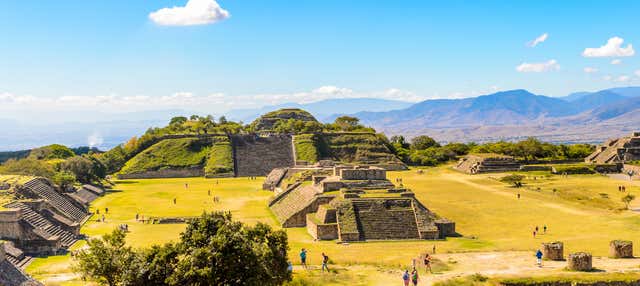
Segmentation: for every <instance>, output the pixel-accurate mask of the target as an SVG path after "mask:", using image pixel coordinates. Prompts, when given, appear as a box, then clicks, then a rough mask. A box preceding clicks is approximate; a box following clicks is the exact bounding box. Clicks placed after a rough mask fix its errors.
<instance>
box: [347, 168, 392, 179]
mask: <svg viewBox="0 0 640 286" xmlns="http://www.w3.org/2000/svg"><path fill="white" fill-rule="evenodd" d="M340 177H342V179H343V180H386V179H387V171H385V170H384V169H381V168H375V167H371V168H366V169H342V170H340Z"/></svg>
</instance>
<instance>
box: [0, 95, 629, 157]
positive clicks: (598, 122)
mask: <svg viewBox="0 0 640 286" xmlns="http://www.w3.org/2000/svg"><path fill="white" fill-rule="evenodd" d="M287 107H292V108H302V109H305V110H307V111H309V112H311V113H312V114H313V115H314V116H315V117H316V118H317V119H319V120H320V121H323V122H330V121H333V120H334V119H335V118H336V117H338V116H340V115H352V116H356V117H358V118H360V119H361V121H362V123H364V124H365V125H368V126H372V127H374V128H376V129H377V130H379V131H382V132H384V133H385V134H387V135H388V136H392V135H400V134H401V135H405V136H406V137H409V138H410V137H413V136H417V135H423V134H424V135H429V136H432V137H434V138H435V139H436V140H438V141H441V142H470V141H475V142H487V141H496V140H520V139H524V138H526V137H529V136H536V137H538V138H539V139H541V140H544V141H549V142H558V143H564V142H584V143H600V142H602V141H604V140H606V139H608V138H613V137H619V136H622V135H625V134H628V133H630V132H632V131H638V130H640V87H620V88H611V89H605V90H600V91H596V92H575V93H572V94H569V95H567V96H564V97H549V96H544V95H536V94H533V93H531V92H529V91H526V90H523V89H518V90H508V91H501V92H497V93H493V94H487V95H482V96H478V97H472V98H463V99H434V100H425V101H422V102H418V103H410V102H404V101H397V100H388V99H377V98H342V99H327V100H322V101H317V102H312V103H307V104H298V103H285V104H279V105H273V106H265V107H262V108H259V109H244V110H231V111H229V112H227V113H226V115H227V117H228V118H229V119H232V120H238V121H242V122H244V123H250V122H251V121H253V120H254V119H255V118H256V117H258V116H259V115H261V114H264V113H266V112H269V111H273V110H276V109H279V108H287ZM190 114H198V113H197V112H189V111H185V110H157V111H148V112H137V113H130V114H95V113H94V114H92V115H90V116H89V115H87V116H84V115H83V114H79V115H78V116H81V117H82V118H83V120H81V121H80V120H78V121H73V122H55V121H53V120H52V121H47V122H42V123H25V122H18V121H11V120H9V119H6V120H5V119H2V120H0V127H1V129H2V130H3V132H2V133H0V142H2V144H0V151H11V150H21V149H29V148H34V147H38V146H42V145H48V144H51V143H61V144H65V145H69V146H84V145H90V146H96V147H99V148H101V149H108V148H111V147H113V146H115V145H117V144H119V143H122V142H124V141H126V140H127V139H128V138H130V137H132V136H135V135H139V134H141V133H143V132H144V130H146V129H147V128H149V127H154V126H162V125H163V124H166V122H167V121H168V120H169V118H171V117H172V116H176V115H190Z"/></svg>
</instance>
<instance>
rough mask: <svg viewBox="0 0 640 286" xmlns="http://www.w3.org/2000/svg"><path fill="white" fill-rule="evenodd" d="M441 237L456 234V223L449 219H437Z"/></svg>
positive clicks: (436, 222)
mask: <svg viewBox="0 0 640 286" xmlns="http://www.w3.org/2000/svg"><path fill="white" fill-rule="evenodd" d="M435 224H436V227H437V228H438V233H439V234H440V238H446V237H449V236H455V235H456V223H455V222H453V221H450V220H448V219H439V220H436V221H435Z"/></svg>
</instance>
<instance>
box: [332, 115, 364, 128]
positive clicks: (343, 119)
mask: <svg viewBox="0 0 640 286" xmlns="http://www.w3.org/2000/svg"><path fill="white" fill-rule="evenodd" d="M333 124H334V125H335V126H336V127H337V128H338V129H340V130H342V131H351V130H354V129H356V128H358V127H359V126H360V119H358V118H356V117H352V116H340V117H338V118H336V120H334V121H333Z"/></svg>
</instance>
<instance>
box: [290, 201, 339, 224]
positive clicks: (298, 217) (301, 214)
mask: <svg viewBox="0 0 640 286" xmlns="http://www.w3.org/2000/svg"><path fill="white" fill-rule="evenodd" d="M334 198H335V196H316V197H315V198H314V200H313V201H312V202H311V203H309V204H308V205H307V206H306V207H304V208H303V209H302V210H300V211H298V212H297V213H295V214H294V215H292V216H291V217H289V218H288V219H287V220H286V221H285V222H283V223H282V227H303V226H305V225H306V224H307V214H309V213H315V212H317V211H318V207H319V206H320V205H324V204H328V203H329V202H331V201H332V200H333V199H334Z"/></svg>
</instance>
